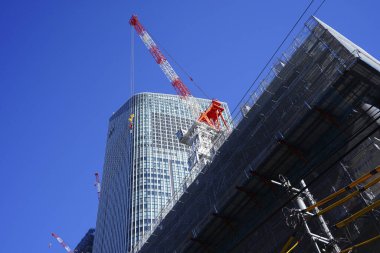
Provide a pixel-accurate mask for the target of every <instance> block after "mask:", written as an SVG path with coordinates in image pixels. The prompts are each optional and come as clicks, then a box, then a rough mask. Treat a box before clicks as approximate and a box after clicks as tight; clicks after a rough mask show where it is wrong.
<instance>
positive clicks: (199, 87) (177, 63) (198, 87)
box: [150, 33, 211, 99]
mask: <svg viewBox="0 0 380 253" xmlns="http://www.w3.org/2000/svg"><path fill="white" fill-rule="evenodd" d="M150 36H151V37H152V38H153V39H154V41H155V42H156V43H157V44H158V46H159V47H160V48H161V49H162V51H164V52H165V55H167V56H169V58H170V60H171V61H172V62H174V65H176V66H177V67H178V68H179V69H180V70H181V71H182V72H183V73H184V74H185V75H186V76H187V78H188V79H189V80H190V82H192V83H193V84H194V86H195V87H196V88H197V89H198V90H199V91H200V92H201V93H202V94H203V95H204V96H205V97H206V98H208V99H211V98H210V96H209V95H208V94H207V93H206V92H205V90H203V89H202V87H201V86H200V85H198V83H197V82H196V81H195V80H194V78H193V77H192V76H191V75H190V74H189V72H187V71H186V69H185V68H184V67H182V65H180V64H179V62H178V61H176V60H175V59H174V57H173V56H172V55H171V54H170V53H169V52H168V50H166V49H165V47H164V46H163V45H162V44H161V43H160V42H159V41H158V40H157V39H156V38H155V37H154V36H153V35H152V34H151V33H150Z"/></svg>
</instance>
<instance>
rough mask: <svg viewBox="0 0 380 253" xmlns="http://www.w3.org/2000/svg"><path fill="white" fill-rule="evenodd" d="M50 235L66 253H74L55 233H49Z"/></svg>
mask: <svg viewBox="0 0 380 253" xmlns="http://www.w3.org/2000/svg"><path fill="white" fill-rule="evenodd" d="M51 235H52V236H53V237H54V238H55V239H56V240H57V241H58V242H59V244H61V246H62V247H63V248H65V250H66V251H67V252H68V253H74V252H73V251H72V250H71V249H70V247H69V246H68V245H67V244H66V243H65V242H64V241H63V240H62V238H61V237H59V236H58V235H57V234H56V233H51Z"/></svg>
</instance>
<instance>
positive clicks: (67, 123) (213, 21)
mask: <svg viewBox="0 0 380 253" xmlns="http://www.w3.org/2000/svg"><path fill="white" fill-rule="evenodd" d="M320 1H321V0H318V1H317V0H315V3H314V4H313V6H312V9H311V10H315V9H316V7H317V5H318V4H319V3H320ZM308 3H309V1H290V0H289V1H274V0H266V1H252V0H246V1H223V0H222V1H221V0H219V1H206V0H193V1H178V0H171V1H157V0H150V1H144V0H140V1H125V0H124V1H120V0H113V1H98V0H33V1H31V0H12V1H2V2H1V4H0V88H1V90H0V116H1V126H0V151H1V152H0V170H1V174H0V180H1V181H0V193H1V194H0V196H1V201H0V251H1V252H12V253H13V252H15V253H19V252H20V253H25V252H35V253H45V252H46V253H48V252H50V253H55V252H57V253H59V252H62V253H63V252H64V250H63V249H62V248H60V247H59V245H58V244H57V243H56V241H54V240H53V239H52V237H51V236H50V232H52V231H54V232H56V233H58V234H59V235H61V237H63V238H64V240H65V241H66V242H67V243H68V244H69V245H70V246H71V247H72V248H74V247H75V245H76V244H77V243H78V242H79V240H80V239H81V238H82V236H83V235H84V234H85V232H86V231H87V230H88V229H89V228H90V227H94V226H95V220H96V213H97V197H96V192H95V188H94V186H93V182H94V176H93V173H94V171H95V170H100V169H101V168H102V165H103V159H104V150H105V140H106V132H107V122H108V118H109V117H110V115H111V114H112V112H113V111H116V110H117V108H118V107H119V106H120V105H121V104H122V103H123V102H125V100H126V99H127V98H128V97H129V96H130V94H129V76H130V71H129V64H130V41H131V39H130V27H129V25H128V20H129V18H130V16H131V14H132V13H136V14H138V15H139V17H140V19H141V21H142V23H143V24H144V25H145V27H146V28H147V29H148V30H149V31H151V32H152V34H153V35H154V37H155V38H156V39H158V40H159V42H160V43H161V44H162V45H164V46H165V48H166V49H168V51H169V52H170V53H171V55H172V56H174V57H175V59H176V60H177V61H178V62H180V63H181V65H183V66H184V67H185V69H186V70H187V71H188V72H190V73H191V74H192V76H193V78H194V79H195V80H196V81H197V82H198V84H200V85H201V86H202V87H203V89H204V90H205V91H206V92H207V93H208V94H210V96H212V97H216V98H219V99H220V100H223V101H227V102H228V103H229V105H230V108H234V107H235V106H236V104H237V102H238V101H239V99H240V98H241V97H242V95H243V94H244V92H245V90H246V89H247V88H248V87H249V86H250V84H251V83H252V81H253V80H254V79H255V77H256V75H257V74H258V73H259V71H260V69H261V68H262V67H263V66H264V64H265V63H266V61H267V59H268V58H269V57H270V55H271V54H272V53H273V52H274V50H275V49H276V47H277V45H278V44H279V43H280V42H281V40H282V39H283V38H284V36H285V35H286V33H287V32H288V31H289V29H290V28H291V26H292V25H293V24H294V22H295V21H296V20H297V18H298V16H299V15H300V14H301V12H302V11H303V9H304V8H305V7H306V6H307V4H308ZM379 9H380V3H379V1H370V0H367V1H354V0H327V1H326V3H325V5H324V6H323V7H322V9H321V10H320V11H319V13H318V17H320V18H321V19H322V20H323V21H325V22H326V23H328V24H329V25H331V26H332V27H334V28H335V29H337V30H338V31H340V32H341V33H343V34H344V35H345V36H347V37H348V38H350V39H351V40H353V41H354V42H355V43H357V44H359V45H360V46H361V47H363V48H364V49H366V50H367V51H368V52H369V53H371V54H372V55H374V56H375V57H376V58H378V59H379V58H380V51H379V49H380V33H379V31H380V22H379V19H378V14H379ZM311 13H312V12H311V11H310V12H309V13H308V15H307V16H309V15H311ZM298 30H300V28H298V29H297V31H298ZM135 44H136V47H135V62H136V79H135V82H136V90H137V91H138V92H140V91H152V92H164V93H174V91H173V89H172V88H171V86H170V85H169V83H168V81H167V80H166V78H165V77H164V76H163V74H162V73H161V72H160V69H159V68H158V66H156V64H155V62H154V61H153V60H152V58H151V56H150V55H149V53H148V52H147V50H146V49H145V48H144V46H143V44H142V42H141V41H140V40H139V39H138V38H136V39H135ZM179 73H180V74H182V73H181V72H180V71H179ZM183 79H184V80H185V82H186V83H188V86H189V87H190V89H192V90H193V91H194V94H195V95H201V94H200V92H199V91H198V90H197V89H195V88H194V86H192V85H191V84H189V82H188V81H187V80H186V78H185V77H184V78H183ZM49 242H52V244H53V247H52V248H51V249H48V243H49Z"/></svg>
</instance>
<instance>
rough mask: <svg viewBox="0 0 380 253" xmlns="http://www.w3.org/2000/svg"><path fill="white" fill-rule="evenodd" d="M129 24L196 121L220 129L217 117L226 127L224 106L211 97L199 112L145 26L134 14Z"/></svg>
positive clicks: (198, 108)
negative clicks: (184, 101) (209, 102)
mask: <svg viewBox="0 0 380 253" xmlns="http://www.w3.org/2000/svg"><path fill="white" fill-rule="evenodd" d="M129 24H130V25H131V26H133V27H134V28H135V30H136V32H137V34H138V35H139V37H140V38H141V40H142V41H143V42H144V44H145V46H146V47H147V48H148V50H149V52H150V53H151V54H152V56H153V58H154V60H155V61H156V63H157V64H158V65H159V66H160V68H161V70H162V71H163V72H164V74H165V76H166V77H167V78H168V79H169V81H170V82H171V84H172V85H173V87H174V89H175V90H176V92H177V94H178V95H179V96H180V97H181V98H183V99H184V100H186V101H187V103H188V104H189V106H190V109H191V111H192V113H193V116H194V117H195V118H197V121H198V122H203V123H205V124H207V125H208V126H210V127H212V128H214V129H215V130H220V122H219V117H220V118H221V119H222V121H223V124H224V126H225V127H226V128H227V129H228V126H227V123H226V121H225V119H224V117H223V115H222V112H223V111H224V108H223V107H222V104H221V103H220V102H219V101H218V100H216V99H213V100H212V102H211V105H210V106H209V108H208V109H207V110H205V111H204V112H201V109H200V106H199V104H198V102H197V101H196V99H195V98H194V97H193V96H192V95H191V92H190V90H189V89H188V88H187V87H186V85H185V84H184V83H183V82H182V80H181V79H180V78H179V76H178V75H177V73H176V72H175V71H174V69H173V68H172V66H171V65H170V63H169V62H168V60H167V59H166V58H165V56H164V55H163V54H162V53H161V51H160V49H159V48H158V46H157V45H156V43H155V42H154V41H153V39H152V37H151V36H150V35H149V33H148V32H147V31H146V30H145V28H144V27H143V26H142V25H141V23H140V21H139V20H138V19H137V16H136V15H132V17H131V19H130V20H129Z"/></svg>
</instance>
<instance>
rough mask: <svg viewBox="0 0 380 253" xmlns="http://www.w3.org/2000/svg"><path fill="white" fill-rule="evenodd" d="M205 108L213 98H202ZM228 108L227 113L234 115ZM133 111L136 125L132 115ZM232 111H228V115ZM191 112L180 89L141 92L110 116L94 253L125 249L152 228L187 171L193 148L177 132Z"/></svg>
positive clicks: (202, 105) (190, 116)
mask: <svg viewBox="0 0 380 253" xmlns="http://www.w3.org/2000/svg"><path fill="white" fill-rule="evenodd" d="M197 101H198V102H199V104H200V105H201V107H202V109H206V108H207V107H208V106H209V104H210V102H211V101H210V100H206V99H198V98H197ZM223 106H224V107H225V108H226V111H225V118H226V119H227V117H229V115H230V114H229V112H228V108H227V106H226V105H225V104H223ZM132 113H133V114H134V115H135V117H134V120H133V121H134V122H133V128H132V130H130V129H129V127H128V125H129V122H128V118H129V116H130V115H131V114H132ZM227 115H228V116H227ZM192 119H193V117H192V115H191V111H190V110H189V108H188V106H187V105H186V104H185V103H184V101H183V100H182V99H181V98H179V97H178V96H176V95H168V94H157V93H140V94H136V95H134V96H133V97H131V98H130V99H129V100H128V101H127V103H125V104H124V105H123V106H122V107H121V108H120V109H119V110H118V111H117V112H116V113H114V114H113V115H112V117H111V118H110V122H109V129H108V135H107V136H108V137H107V147H106V156H105V163H104V169H103V171H104V172H103V181H102V192H101V200H100V203H99V210H98V218H97V226H96V232H95V241H94V252H95V253H106V252H115V253H119V252H120V253H121V252H123V253H126V252H128V251H130V250H131V249H132V247H133V245H135V244H136V243H137V242H138V240H139V239H140V238H141V237H142V236H143V235H144V233H146V232H148V231H149V230H150V229H151V227H152V225H153V221H154V219H155V217H156V215H157V214H158V213H159V211H160V210H161V207H162V206H164V205H165V204H166V202H167V201H168V200H169V199H170V197H171V196H172V194H173V193H174V192H175V191H176V190H177V189H178V187H179V185H180V183H181V182H182V180H183V178H184V177H185V176H186V175H187V174H188V164H187V159H188V154H189V152H190V148H189V147H188V146H186V145H184V144H181V143H179V141H178V139H177V138H176V135H175V134H176V132H177V131H178V130H179V129H180V128H182V129H188V128H189V127H190V125H191V124H192Z"/></svg>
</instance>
